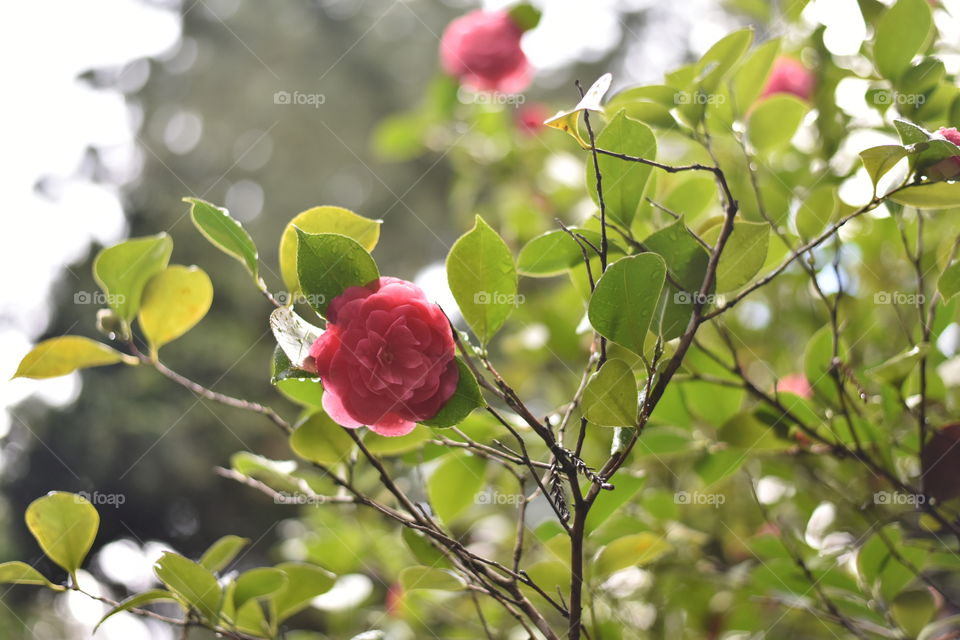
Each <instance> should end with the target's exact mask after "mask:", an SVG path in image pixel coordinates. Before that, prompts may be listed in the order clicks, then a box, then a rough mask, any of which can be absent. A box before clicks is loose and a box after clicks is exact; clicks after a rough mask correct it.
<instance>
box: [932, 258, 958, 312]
mask: <svg viewBox="0 0 960 640" xmlns="http://www.w3.org/2000/svg"><path fill="white" fill-rule="evenodd" d="M937 291H939V292H940V295H941V296H943V300H944V302H949V301H950V299H951V298H953V296H955V295H957V294H958V293H960V262H954V263H953V264H952V265H950V266H949V267H947V268H946V269H944V271H943V273H942V274H940V278H939V279H937Z"/></svg>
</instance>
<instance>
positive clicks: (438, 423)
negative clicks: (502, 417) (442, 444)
mask: <svg viewBox="0 0 960 640" xmlns="http://www.w3.org/2000/svg"><path fill="white" fill-rule="evenodd" d="M456 362H457V371H458V373H459V375H460V379H459V380H458V381H457V388H456V390H455V391H454V392H453V396H451V397H450V399H449V400H447V403H446V404H445V405H443V407H441V409H440V411H439V412H438V413H437V414H436V415H435V416H433V417H432V418H430V419H429V420H421V421H420V424H423V425H426V426H428V427H454V426H456V425H458V424H460V423H461V422H463V421H464V420H465V419H466V418H467V416H469V415H470V414H471V413H472V412H473V410H474V409H476V408H477V407H482V406H485V405H486V402H485V401H484V399H483V394H482V393H481V392H480V386H479V385H478V384H477V379H476V377H474V375H473V372H472V371H470V367H468V366H467V365H466V363H464V361H463V360H462V359H461V358H459V357H458V358H457V359H456Z"/></svg>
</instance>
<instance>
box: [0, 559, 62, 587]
mask: <svg viewBox="0 0 960 640" xmlns="http://www.w3.org/2000/svg"><path fill="white" fill-rule="evenodd" d="M0 584H30V585H34V586H38V587H47V588H48V589H53V590H54V591H63V590H64V587H61V586H60V585H56V584H53V583H52V582H50V581H49V580H47V578H46V576H44V575H43V574H42V573H40V572H39V571H37V570H36V569H34V568H33V567H31V566H30V565H28V564H27V563H26V562H17V561H14V562H4V563H2V564H0Z"/></svg>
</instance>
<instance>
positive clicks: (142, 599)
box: [93, 589, 177, 635]
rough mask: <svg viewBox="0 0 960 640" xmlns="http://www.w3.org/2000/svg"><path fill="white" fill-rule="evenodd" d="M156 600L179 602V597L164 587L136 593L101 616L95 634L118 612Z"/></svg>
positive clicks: (139, 607)
mask: <svg viewBox="0 0 960 640" xmlns="http://www.w3.org/2000/svg"><path fill="white" fill-rule="evenodd" d="M154 602H177V599H176V598H175V597H174V595H173V594H172V593H170V592H169V591H166V590H164V589H151V590H150V591H145V592H143V593H136V594H134V595H132V596H130V597H129V598H127V599H125V600H124V601H123V602H121V603H120V604H118V605H117V606H115V607H114V608H112V609H110V611H108V612H107V615H105V616H103V617H102V618H100V622H98V623H97V626H96V627H94V628H93V633H94V635H95V634H96V633H97V629H99V628H100V625H102V624H103V623H104V622H106V621H107V620H108V619H110V618H112V617H113V616H115V615H116V614H118V613H121V612H123V611H130V610H132V609H142V608H143V607H145V606H146V605H148V604H153V603H154Z"/></svg>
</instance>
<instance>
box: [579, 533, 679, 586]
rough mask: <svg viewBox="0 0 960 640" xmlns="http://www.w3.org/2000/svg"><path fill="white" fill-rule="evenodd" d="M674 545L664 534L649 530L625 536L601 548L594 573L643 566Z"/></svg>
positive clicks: (604, 574) (600, 574) (608, 573)
mask: <svg viewBox="0 0 960 640" xmlns="http://www.w3.org/2000/svg"><path fill="white" fill-rule="evenodd" d="M672 549H673V547H672V546H671V545H670V543H669V542H667V541H666V540H665V539H664V538H663V536H661V535H657V534H655V533H650V532H649V531H644V532H643V533H637V534H633V535H629V536H624V537H623V538H619V539H617V540H614V541H613V542H611V543H610V544H608V545H607V546H606V547H604V548H603V549H601V550H600V553H599V554H598V555H597V560H596V562H595V563H594V566H593V570H594V575H595V576H598V577H602V576H608V575H610V574H611V573H615V572H617V571H620V570H621V569H626V568H627V567H634V566H637V567H642V566H644V565H648V564H650V563H651V562H655V561H656V560H658V559H659V558H660V557H662V556H663V555H665V554H666V553H668V552H669V551H671V550H672Z"/></svg>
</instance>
